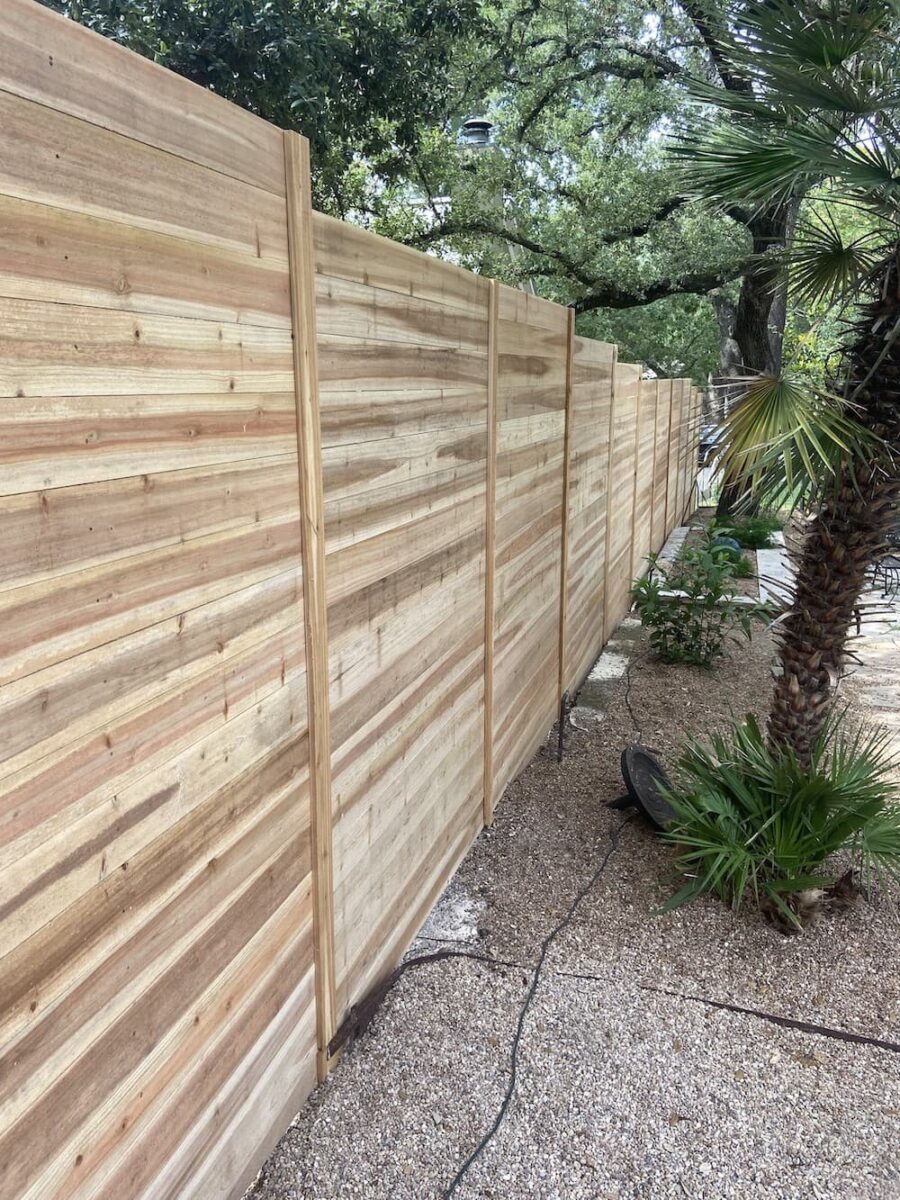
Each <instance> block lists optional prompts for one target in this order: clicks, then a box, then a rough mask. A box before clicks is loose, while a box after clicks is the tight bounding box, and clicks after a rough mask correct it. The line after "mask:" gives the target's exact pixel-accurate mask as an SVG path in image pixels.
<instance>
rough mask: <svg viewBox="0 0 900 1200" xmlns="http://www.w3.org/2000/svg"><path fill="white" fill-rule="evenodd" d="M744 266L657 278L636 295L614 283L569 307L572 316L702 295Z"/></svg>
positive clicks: (736, 275)
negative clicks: (572, 309)
mask: <svg viewBox="0 0 900 1200" xmlns="http://www.w3.org/2000/svg"><path fill="white" fill-rule="evenodd" d="M746 265H747V264H746V263H739V264H738V265H737V266H735V267H732V268H730V269H729V270H727V271H711V272H709V273H706V274H701V273H697V274H693V275H682V276H679V277H678V278H676V279H660V280H658V281H657V282H656V283H651V284H650V285H649V286H648V287H646V288H642V289H641V290H640V291H639V292H629V291H625V290H624V289H622V288H620V287H619V286H618V285H617V284H615V283H608V284H606V286H605V287H603V288H600V289H597V290H595V291H592V292H591V293H590V295H587V296H582V297H581V299H580V300H576V301H575V303H574V305H573V306H572V307H573V308H574V309H575V311H576V313H585V312H593V310H594V309H595V308H638V307H640V306H643V305H644V304H652V303H653V302H654V301H655V300H664V299H665V298H666V297H667V296H684V295H695V296H702V295H705V294H706V292H710V291H712V290H713V288H717V287H722V285H723V284H725V283H729V282H730V281H731V280H732V279H736V278H737V277H738V275H740V274H741V273H742V272H743V271H744V270H745V268H746Z"/></svg>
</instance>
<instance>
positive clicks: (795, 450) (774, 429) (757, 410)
mask: <svg viewBox="0 0 900 1200" xmlns="http://www.w3.org/2000/svg"><path fill="white" fill-rule="evenodd" d="M737 382H738V383H739V384H740V385H741V387H742V395H741V398H740V399H739V400H738V402H737V403H736V404H735V406H734V407H733V408H732V410H731V411H730V413H729V414H728V416H727V417H726V418H725V421H724V422H723V424H722V426H721V430H720V441H721V443H722V444H723V446H724V449H723V452H722V456H721V459H720V467H721V471H722V477H723V480H724V481H725V482H726V483H732V484H735V483H736V484H739V485H740V486H741V487H742V488H743V489H744V490H745V492H746V494H747V495H748V496H750V497H752V498H754V499H755V500H758V501H759V502H760V503H763V504H766V505H771V506H773V507H776V506H778V505H780V504H783V503H785V502H791V503H793V504H799V503H804V502H808V501H809V499H810V498H811V496H812V495H814V494H816V493H817V492H818V491H819V490H820V489H822V488H824V487H827V486H828V483H829V482H830V481H832V480H834V479H836V478H837V473H838V470H839V468H840V465H841V464H842V463H843V462H844V461H846V460H848V459H850V460H856V459H858V458H861V457H863V456H864V455H865V453H866V451H867V450H868V449H870V448H871V445H872V441H873V435H872V434H870V433H869V432H868V431H867V430H866V429H864V428H863V426H862V425H860V424H859V422H857V421H856V420H855V419H854V418H853V416H852V414H851V413H849V412H848V411H847V407H846V405H845V404H844V402H843V401H842V400H841V399H840V398H839V397H837V396H834V395H831V394H830V393H828V392H825V391H824V390H821V389H819V388H816V387H815V386H813V385H811V384H809V383H808V382H807V381H806V380H805V379H803V378H801V377H799V376H796V375H791V374H789V373H784V374H783V375H781V376H772V375H758V376H747V377H746V378H744V379H742V380H739V381H737ZM732 386H733V385H732Z"/></svg>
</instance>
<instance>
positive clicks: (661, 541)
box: [650, 379, 672, 554]
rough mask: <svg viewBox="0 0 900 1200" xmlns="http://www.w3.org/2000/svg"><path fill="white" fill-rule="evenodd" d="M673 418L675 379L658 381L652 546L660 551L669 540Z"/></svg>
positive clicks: (651, 547)
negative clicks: (667, 519)
mask: <svg viewBox="0 0 900 1200" xmlns="http://www.w3.org/2000/svg"><path fill="white" fill-rule="evenodd" d="M671 419H672V380H671V379H659V380H657V384H656V448H655V451H654V465H653V519H652V521H651V526H650V549H651V550H652V551H653V553H654V554H659V552H660V550H662V548H663V546H664V545H665V542H666V537H667V534H668V529H667V527H666V499H667V493H668V486H669V425H670V422H671Z"/></svg>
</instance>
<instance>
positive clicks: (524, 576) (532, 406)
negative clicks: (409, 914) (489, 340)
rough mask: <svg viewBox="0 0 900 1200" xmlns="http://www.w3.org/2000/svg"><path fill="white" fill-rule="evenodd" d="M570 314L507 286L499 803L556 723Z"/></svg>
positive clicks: (500, 395) (498, 551)
mask: <svg viewBox="0 0 900 1200" xmlns="http://www.w3.org/2000/svg"><path fill="white" fill-rule="evenodd" d="M567 332H568V317H567V313H566V310H565V309H563V308H560V307H559V306H558V305H552V304H549V303H547V302H546V301H544V300H539V299H537V297H535V296H532V295H530V294H529V293H526V292H517V291H514V290H513V289H512V288H508V287H501V288H500V297H499V317H498V341H499V346H498V361H499V376H498V385H497V499H496V521H497V529H496V545H495V594H494V796H495V799H499V797H500V795H501V794H502V792H503V789H504V788H505V787H506V785H507V783H508V782H509V781H510V780H511V779H513V778H514V777H515V776H516V775H517V774H518V772H519V771H520V770H521V769H522V767H523V766H524V765H525V764H526V763H527V762H528V760H529V759H530V758H531V755H532V754H533V753H534V751H535V749H536V748H537V746H538V745H539V744H540V742H541V740H542V738H543V737H544V736H545V735H546V732H547V730H548V728H549V727H550V725H551V724H552V723H553V720H554V719H555V716H556V710H557V704H558V695H557V687H558V681H559V599H560V588H559V582H560V572H561V567H562V518H563V509H562V495H563V466H564V462H563V460H564V445H565V419H566V360H567V353H566V350H567Z"/></svg>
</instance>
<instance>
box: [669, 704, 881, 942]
mask: <svg viewBox="0 0 900 1200" xmlns="http://www.w3.org/2000/svg"><path fill="white" fill-rule="evenodd" d="M896 765H897V764H896V760H895V759H894V757H893V756H892V754H891V753H890V751H889V743H888V740H887V738H886V736H885V735H884V734H883V733H882V732H880V731H878V732H874V733H873V732H869V733H864V732H860V731H857V732H854V733H849V734H844V733H841V732H840V731H839V729H838V727H837V724H836V723H835V724H832V725H831V726H830V727H829V728H828V729H827V730H826V732H825V734H824V735H823V736H822V737H821V739H820V740H819V742H818V743H817V745H816V747H815V749H814V751H813V756H812V766H811V769H810V770H809V771H808V772H807V771H806V770H804V769H803V768H802V767H801V766H800V764H799V762H798V761H797V758H796V756H795V755H794V753H793V752H792V751H790V750H777V751H773V750H772V749H771V748H770V747H769V746H768V745H767V743H766V740H765V738H764V736H763V734H762V732H761V730H760V728H759V725H758V724H757V722H756V721H755V720H754V718H753V717H747V719H746V720H745V721H744V722H743V723H742V724H737V725H733V726H731V727H730V728H729V729H727V730H726V731H725V732H723V733H719V734H715V735H714V736H713V737H711V738H710V739H709V742H708V743H703V742H700V741H698V740H696V739H691V740H689V741H688V742H687V743H686V745H685V747H684V749H683V751H682V753H681V757H680V759H679V762H678V769H677V773H676V776H675V781H674V783H673V785H672V787H671V788H670V789H668V790H667V793H666V794H667V797H668V799H669V800H670V802H671V804H672V806H673V808H674V809H675V812H676V813H677V818H676V820H675V822H674V823H673V824H672V826H671V827H670V828H669V829H668V830H667V831H666V834H665V836H666V837H667V838H668V839H669V840H670V841H672V842H675V843H676V844H677V845H678V846H679V848H680V855H679V857H678V860H677V867H678V870H679V872H680V873H681V874H682V875H684V876H686V877H687V880H688V882H687V883H686V884H685V885H684V886H683V887H682V888H681V889H680V890H679V891H678V892H677V893H676V894H675V895H674V896H672V898H671V899H670V900H669V901H668V902H667V904H666V905H665V906H664V908H665V909H673V908H677V907H678V906H679V905H682V904H685V903H687V902H688V901H689V900H693V899H695V898H696V897H698V896H702V895H704V894H706V893H712V894H713V895H716V896H719V897H720V898H721V899H722V900H724V901H726V902H727V903H728V904H731V905H732V906H733V907H734V908H735V909H739V908H740V907H741V906H742V905H745V904H751V905H754V906H756V907H757V908H759V909H760V910H761V911H762V912H763V914H764V915H766V916H767V917H769V918H770V919H772V920H773V921H774V922H775V923H776V924H779V925H780V926H781V927H782V928H787V929H798V928H801V927H802V925H803V924H804V923H805V922H806V921H807V920H808V919H809V917H810V916H811V915H812V914H813V913H814V912H815V911H817V910H818V909H819V908H820V907H821V905H822V903H823V901H824V900H825V899H827V892H825V891H823V889H828V888H833V887H834V885H835V883H836V868H834V867H829V862H828V860H829V859H831V857H832V856H833V855H834V854H835V853H836V852H837V851H839V850H847V851H850V852H851V853H852V854H853V855H854V856H855V858H856V863H857V867H858V869H859V872H860V878H861V881H862V883H863V884H868V883H870V882H871V880H872V878H873V877H884V876H885V875H888V876H893V877H894V878H895V879H900V794H898V788H897V786H896V784H895V783H894V782H893V781H892V779H891V772H892V771H893V770H894V768H895V767H896ZM843 878H844V879H846V875H845V876H844V877H843Z"/></svg>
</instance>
